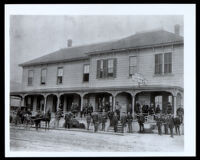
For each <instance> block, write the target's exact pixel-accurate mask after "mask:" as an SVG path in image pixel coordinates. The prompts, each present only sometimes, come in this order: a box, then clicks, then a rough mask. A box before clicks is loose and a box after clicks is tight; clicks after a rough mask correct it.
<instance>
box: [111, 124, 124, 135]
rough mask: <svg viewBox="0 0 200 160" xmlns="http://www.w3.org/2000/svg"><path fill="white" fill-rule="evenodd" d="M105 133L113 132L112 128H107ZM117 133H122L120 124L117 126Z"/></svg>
mask: <svg viewBox="0 0 200 160" xmlns="http://www.w3.org/2000/svg"><path fill="white" fill-rule="evenodd" d="M107 132H115V131H114V126H112V127H111V126H109V127H108V129H107ZM117 133H123V132H122V124H121V123H120V122H119V123H118V125H117Z"/></svg>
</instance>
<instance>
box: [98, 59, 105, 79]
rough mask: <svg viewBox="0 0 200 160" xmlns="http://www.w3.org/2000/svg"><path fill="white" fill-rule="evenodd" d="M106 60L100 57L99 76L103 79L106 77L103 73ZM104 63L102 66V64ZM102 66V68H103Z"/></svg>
mask: <svg viewBox="0 0 200 160" xmlns="http://www.w3.org/2000/svg"><path fill="white" fill-rule="evenodd" d="M103 62H104V60H103V59H100V68H99V78H100V79H102V78H105V77H104V76H103V75H104V68H103V65H104V63H103ZM101 64H102V66H101ZM101 67H102V68H101Z"/></svg>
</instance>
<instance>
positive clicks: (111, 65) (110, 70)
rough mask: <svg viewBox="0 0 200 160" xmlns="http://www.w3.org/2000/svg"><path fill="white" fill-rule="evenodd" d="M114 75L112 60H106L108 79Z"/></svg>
mask: <svg viewBox="0 0 200 160" xmlns="http://www.w3.org/2000/svg"><path fill="white" fill-rule="evenodd" d="M113 73H114V59H109V60H108V77H113Z"/></svg>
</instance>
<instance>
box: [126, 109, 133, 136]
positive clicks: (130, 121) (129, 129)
mask: <svg viewBox="0 0 200 160" xmlns="http://www.w3.org/2000/svg"><path fill="white" fill-rule="evenodd" d="M127 122H128V132H129V133H132V132H133V131H132V122H133V116H132V115H131V113H130V112H128V115H127Z"/></svg>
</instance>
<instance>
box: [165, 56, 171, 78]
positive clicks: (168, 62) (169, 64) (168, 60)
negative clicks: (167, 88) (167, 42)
mask: <svg viewBox="0 0 200 160" xmlns="http://www.w3.org/2000/svg"><path fill="white" fill-rule="evenodd" d="M167 54H169V55H170V56H171V57H170V58H169V57H168V58H167V63H166V62H165V56H166V55H167ZM166 65H167V71H166ZM168 67H170V68H168ZM169 71H170V72H169ZM171 73H172V52H166V53H164V74H171Z"/></svg>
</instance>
